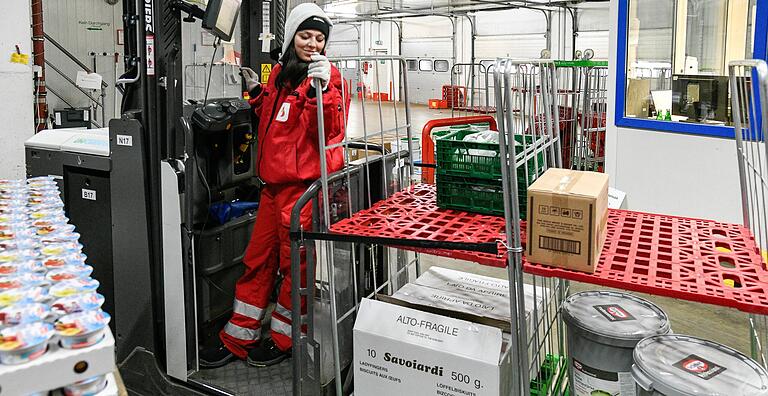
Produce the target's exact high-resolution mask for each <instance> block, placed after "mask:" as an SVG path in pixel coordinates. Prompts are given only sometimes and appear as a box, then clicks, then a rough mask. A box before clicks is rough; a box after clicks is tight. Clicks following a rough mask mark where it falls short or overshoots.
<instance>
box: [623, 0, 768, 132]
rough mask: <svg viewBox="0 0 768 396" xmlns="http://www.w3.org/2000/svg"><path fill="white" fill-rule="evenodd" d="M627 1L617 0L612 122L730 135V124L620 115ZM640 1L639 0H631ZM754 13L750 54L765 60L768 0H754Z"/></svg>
mask: <svg viewBox="0 0 768 396" xmlns="http://www.w3.org/2000/svg"><path fill="white" fill-rule="evenodd" d="M629 1H630V0H619V21H618V22H619V23H618V47H617V53H616V58H617V59H616V77H617V80H616V113H615V114H616V117H615V118H616V121H615V123H616V126H618V127H625V128H634V129H647V130H652V131H662V132H675V133H685V134H690V135H702V136H714V137H724V138H731V139H732V138H734V132H733V127H730V126H718V125H704V124H695V123H682V122H674V121H661V120H651V119H638V118H632V117H626V116H625V115H624V106H625V99H626V98H625V94H626V89H627V87H626V81H627V32H628V20H629ZM632 1H640V0H632ZM756 4H757V11H756V15H755V26H753V29H754V31H755V42H754V51H753V58H755V59H763V60H766V55H767V53H768V48H767V47H766V46H767V45H768V0H757V2H756ZM761 22H762V23H761Z"/></svg>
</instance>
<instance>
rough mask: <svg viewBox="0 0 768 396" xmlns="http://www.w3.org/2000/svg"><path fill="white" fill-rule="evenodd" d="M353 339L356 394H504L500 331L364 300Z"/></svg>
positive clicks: (506, 360) (504, 364) (506, 359)
mask: <svg viewBox="0 0 768 396" xmlns="http://www.w3.org/2000/svg"><path fill="white" fill-rule="evenodd" d="M353 338H354V370H355V375H354V378H355V395H358V396H383V395H477V396H483V395H494V396H497V395H499V394H500V393H501V392H505V391H506V392H508V389H509V385H510V384H509V372H510V368H509V367H508V365H509V354H504V355H502V349H504V348H503V345H502V343H503V341H502V336H501V330H499V329H498V328H495V327H490V326H484V325H481V324H477V323H472V322H467V321H463V320H459V319H454V318H449V317H445V316H441V315H435V314H431V313H427V312H422V311H418V310H415V309H410V308H406V307H401V306H397V305H392V304H387V303H384V302H381V301H374V300H368V299H364V300H363V301H362V303H361V305H360V310H359V314H358V317H357V320H356V321H355V328H354V332H353Z"/></svg>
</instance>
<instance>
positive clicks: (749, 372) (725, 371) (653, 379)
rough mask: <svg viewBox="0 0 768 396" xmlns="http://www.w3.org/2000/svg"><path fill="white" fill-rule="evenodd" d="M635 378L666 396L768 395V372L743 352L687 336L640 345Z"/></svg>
mask: <svg viewBox="0 0 768 396" xmlns="http://www.w3.org/2000/svg"><path fill="white" fill-rule="evenodd" d="M634 362H635V364H634V366H633V367H632V376H633V377H634V379H635V381H636V382H637V383H638V384H639V385H640V386H641V387H642V388H644V389H646V390H649V391H650V390H655V391H656V392H658V393H661V394H664V395H666V396H689V395H691V396H695V395H732V396H758V395H759V396H762V395H768V371H766V370H765V369H764V368H762V367H761V366H760V365H759V364H758V363H757V362H755V361H754V360H752V359H750V358H748V357H746V356H744V355H743V354H741V353H740V352H738V351H736V350H734V349H731V348H729V347H726V346H724V345H720V344H717V343H714V342H711V341H707V340H703V339H700V338H696V337H691V336H684V335H671V334H670V335H659V336H654V337H649V338H646V339H644V340H642V341H640V342H639V343H638V344H637V347H636V348H635V352H634Z"/></svg>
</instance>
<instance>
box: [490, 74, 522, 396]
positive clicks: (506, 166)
mask: <svg viewBox="0 0 768 396" xmlns="http://www.w3.org/2000/svg"><path fill="white" fill-rule="evenodd" d="M508 73H509V71H508V70H503V69H502V62H501V60H497V61H496V67H495V70H494V73H493V76H494V82H495V84H494V91H495V93H496V102H497V107H496V119H497V123H498V125H497V126H498V129H499V152H500V155H501V159H502V163H501V176H502V182H503V183H502V186H503V190H504V219H505V225H506V227H505V229H506V236H507V244H508V248H507V271H508V275H509V304H510V305H509V308H510V312H514V310H515V309H516V308H517V294H516V293H515V291H514V290H515V287H516V284H515V283H514V281H515V276H514V274H513V271H514V269H513V267H514V258H513V256H514V255H513V253H512V249H511V248H510V247H509V246H512V245H511V244H513V243H514V236H513V232H515V231H513V230H514V226H513V224H512V223H513V217H512V207H513V206H514V207H516V206H517V196H516V195H515V196H512V195H511V194H516V191H517V189H516V188H510V183H515V184H516V183H517V181H516V180H514V178H511V176H510V175H509V173H510V168H512V169H514V165H515V156H514V155H512V156H509V154H508V153H507V136H506V134H507V132H508V131H509V128H510V127H511V125H512V121H511V120H510V119H509V118H507V115H508V114H505V109H504V107H503V106H502V105H501V104H503V103H506V105H507V111H506V112H507V113H509V114H511V112H512V107H511V100H510V99H511V98H506V99H507V100H504V99H505V96H506V95H507V88H508V85H502V84H503V83H504V82H507V83H508V82H509V81H508V79H507V77H508ZM502 76H504V79H502ZM513 141H514V140H513ZM510 162H511V165H510ZM511 179H512V180H511ZM510 190H511V191H510ZM518 228H519V224H518ZM509 333H510V338H511V340H510V344H509V345H510V349H512V350H511V352H510V353H511V356H512V384H513V387H512V389H511V395H512V396H516V395H519V393H518V391H519V389H520V387H521V372H520V355H521V353H520V351H519V349H520V342H519V340H518V338H519V333H518V331H517V324H516V318H514V317H510V332H509ZM515 386H516V387H517V389H518V391H516V390H515Z"/></svg>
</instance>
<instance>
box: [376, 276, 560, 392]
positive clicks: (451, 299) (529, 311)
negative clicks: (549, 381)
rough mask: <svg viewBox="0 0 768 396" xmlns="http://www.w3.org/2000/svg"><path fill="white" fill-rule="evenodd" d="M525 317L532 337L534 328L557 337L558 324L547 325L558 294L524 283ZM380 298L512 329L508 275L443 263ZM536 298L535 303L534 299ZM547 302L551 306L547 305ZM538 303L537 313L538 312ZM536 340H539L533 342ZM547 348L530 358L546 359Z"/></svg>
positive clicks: (533, 371) (533, 373) (530, 353)
mask: <svg viewBox="0 0 768 396" xmlns="http://www.w3.org/2000/svg"><path fill="white" fill-rule="evenodd" d="M523 293H524V294H525V311H526V312H525V320H526V323H527V332H528V337H529V339H533V337H534V332H538V334H540V335H543V334H549V337H552V338H553V339H557V337H558V335H557V334H558V333H557V329H556V328H552V329H547V327H548V326H550V325H551V323H550V322H549V321H548V320H545V318H555V317H556V316H557V309H558V307H557V304H555V303H554V300H555V296H554V295H553V293H555V291H552V290H550V289H548V288H546V287H542V286H537V287H535V288H534V286H532V285H528V284H526V285H524V287H523ZM379 299H380V300H383V301H386V302H389V303H393V304H397V305H401V306H405V307H409V308H414V309H418V310H421V311H426V312H430V313H434V314H438V315H443V316H448V317H452V318H456V319H461V320H466V321H470V322H473V323H479V324H483V325H486V326H493V327H497V328H499V329H501V330H502V331H503V332H504V334H505V335H508V334H507V333H509V331H510V309H509V304H510V301H509V282H508V281H507V280H505V279H498V278H492V277H489V276H482V275H476V274H471V273H467V272H462V271H455V270H451V269H447V268H441V267H431V268H429V270H427V271H426V272H424V273H423V274H422V275H421V276H420V277H419V278H418V279H416V280H415V281H414V282H413V283H410V284H407V285H405V286H403V287H402V288H401V289H400V290H398V291H397V292H395V294H393V295H392V296H391V297H381V296H380V298H379ZM534 301H535V303H534ZM545 304H549V306H546V307H545ZM534 307H535V308H536V314H535V315H534V314H533V312H534ZM532 344H535V343H532ZM546 353H547V351H545V350H543V349H542V350H539V351H537V350H533V349H530V350H529V351H528V360H529V362H536V360H535V359H537V356H538V362H543V361H544V359H545V358H546ZM531 367H532V368H531V372H530V375H531V378H533V377H535V376H536V375H537V374H538V373H537V371H538V370H537V367H536V364H533V363H532V364H531Z"/></svg>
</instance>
